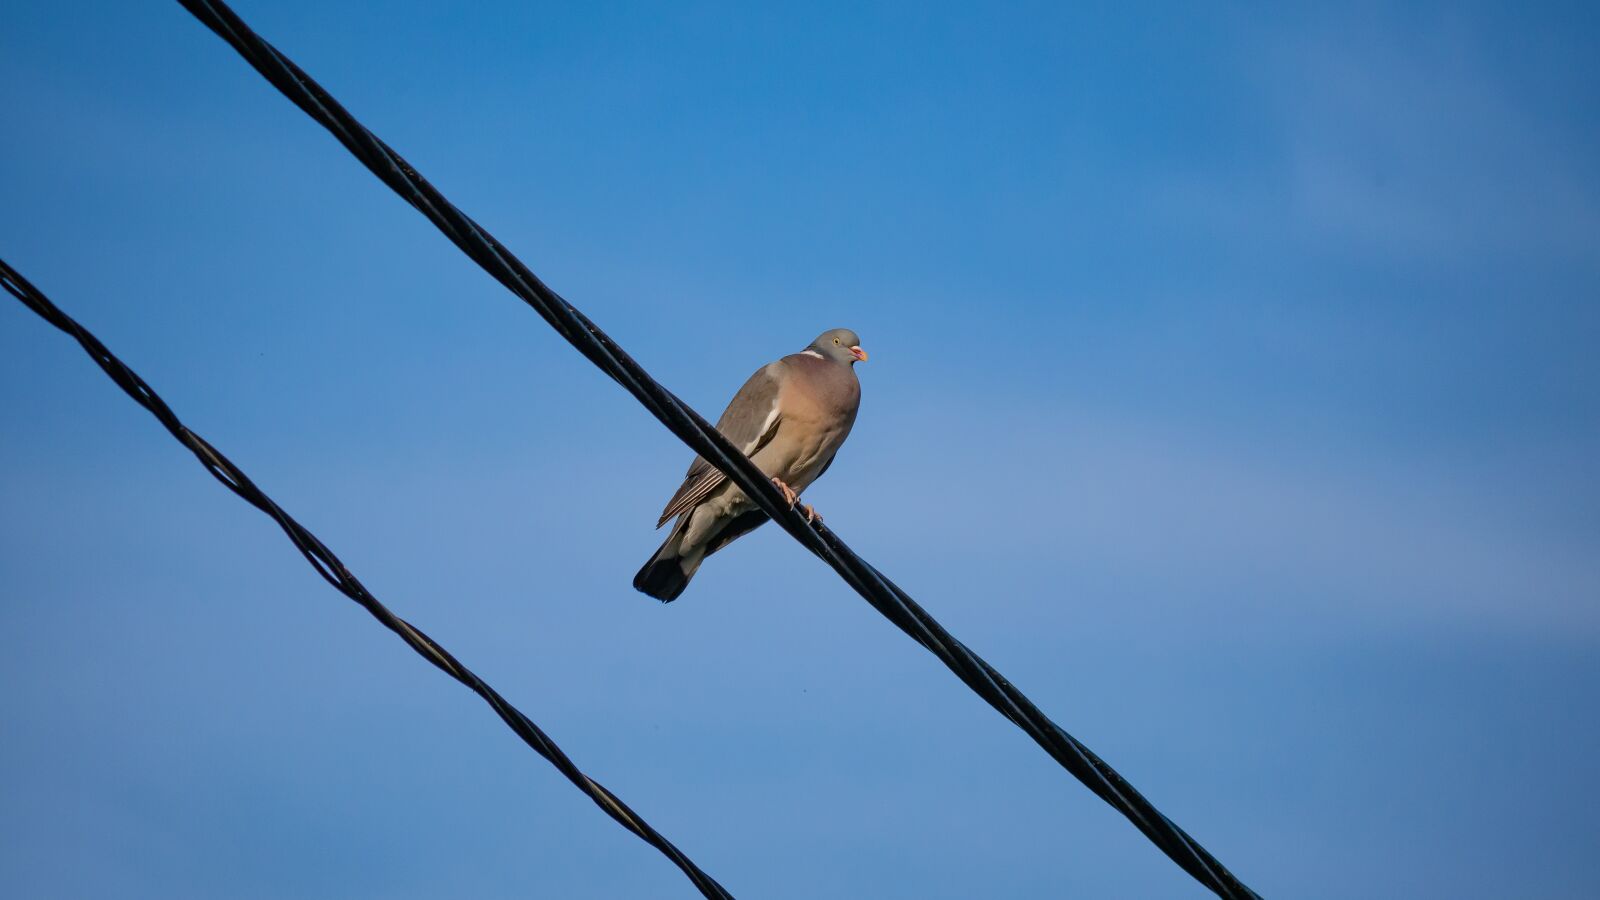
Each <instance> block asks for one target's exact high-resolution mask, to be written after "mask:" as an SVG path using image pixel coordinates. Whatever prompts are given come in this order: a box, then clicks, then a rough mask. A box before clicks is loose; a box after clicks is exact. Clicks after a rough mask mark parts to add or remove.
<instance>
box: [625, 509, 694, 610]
mask: <svg viewBox="0 0 1600 900" xmlns="http://www.w3.org/2000/svg"><path fill="white" fill-rule="evenodd" d="M687 518H688V517H687V516H685V517H684V518H683V519H679V520H678V524H677V525H675V526H673V528H672V533H671V534H669V535H667V539H666V540H665V541H662V542H661V549H659V550H657V551H656V552H655V555H654V556H652V557H650V561H649V562H647V563H645V564H644V568H642V569H640V570H639V574H637V575H635V576H633V587H634V589H635V590H638V591H640V592H642V593H645V594H648V595H650V596H652V597H654V598H656V599H657V600H660V601H661V602H662V603H671V602H672V601H673V600H676V599H678V595H679V594H681V593H683V589H684V588H686V587H688V586H689V579H691V578H693V577H694V573H695V571H696V570H698V569H699V568H700V561H701V560H702V559H704V558H705V551H704V549H701V550H700V551H699V552H695V553H689V554H685V553H683V552H682V543H683V529H684V525H685V524H687V523H686V522H685V521H684V519H687Z"/></svg>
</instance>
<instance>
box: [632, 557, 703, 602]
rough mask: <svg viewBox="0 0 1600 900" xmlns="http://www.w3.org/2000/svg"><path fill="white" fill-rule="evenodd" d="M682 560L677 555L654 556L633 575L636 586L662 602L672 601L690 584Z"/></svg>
mask: <svg viewBox="0 0 1600 900" xmlns="http://www.w3.org/2000/svg"><path fill="white" fill-rule="evenodd" d="M682 562H683V561H682V560H681V559H679V558H678V557H676V556H672V557H669V558H667V559H661V558H652V559H651V560H650V561H649V562H647V563H645V564H644V568H642V569H640V570H639V574H637V575H635V576H633V586H634V588H635V589H636V590H639V591H642V592H643V593H646V594H649V595H650V596H652V597H654V598H656V599H657V600H660V601H661V602H662V603H671V602H672V601H674V600H676V599H678V595H679V594H681V593H683V589H684V588H686V587H688V586H689V578H690V576H689V575H688V574H687V573H685V572H684V571H683V566H682V565H681V563H682Z"/></svg>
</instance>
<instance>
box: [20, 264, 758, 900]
mask: <svg viewBox="0 0 1600 900" xmlns="http://www.w3.org/2000/svg"><path fill="white" fill-rule="evenodd" d="M0 287H3V288H5V290H6V291H7V292H8V293H10V294H11V295H12V296H13V297H16V298H17V299H18V300H21V301H22V303H23V305H24V306H27V307H28V308H29V309H31V310H33V311H34V312H36V313H38V314H39V316H40V317H41V318H43V319H44V320H45V321H46V322H49V323H50V324H51V325H54V326H55V327H57V328H59V329H61V330H62V331H64V332H66V333H67V334H69V335H71V336H72V337H74V338H76V339H77V341H78V343H79V344H81V345H83V349H84V351H85V352H87V353H88V354H89V356H90V357H91V358H92V359H93V360H94V361H95V363H96V364H97V365H99V366H100V368H101V369H104V370H105V373H106V374H107V375H108V376H110V377H111V380H112V381H114V382H116V384H117V387H120V388H122V390H123V391H124V392H125V393H127V395H128V396H130V397H132V398H133V399H134V400H135V401H136V402H138V404H139V405H140V406H142V407H144V408H145V409H146V410H149V412H150V414H151V415H153V416H155V417H156V419H157V420H159V421H160V422H161V424H162V426H163V427H165V428H166V429H167V431H168V432H169V433H171V435H172V436H173V437H174V438H176V439H177V440H178V442H179V443H181V444H183V445H184V446H185V447H188V448H189V451H190V452H191V453H193V454H194V455H195V457H196V458H197V459H199V460H200V464H201V465H203V466H205V467H206V471H208V472H210V473H211V474H212V476H213V477H215V478H216V479H217V480H218V481H220V482H222V483H223V485H225V486H226V487H227V488H228V490H230V491H233V492H234V493H235V494H237V495H239V497H240V498H242V499H243V500H244V501H245V502H246V503H249V504H250V505H251V506H254V507H255V508H256V509H259V510H261V511H262V512H264V513H266V514H267V515H269V516H271V517H272V519H273V521H275V522H277V523H278V526H279V527H281V528H282V529H283V533H284V534H286V535H288V536H289V540H291V541H293V542H294V545H295V547H296V548H297V549H299V551H300V553H301V555H303V556H304V557H305V558H306V561H307V562H309V563H311V566H312V568H314V569H316V570H317V574H318V575H321V576H322V577H323V578H324V579H325V580H327V582H328V583H329V584H331V585H333V586H334V588H336V589H337V590H338V591H339V593H341V594H344V595H345V596H346V597H349V598H350V599H351V600H354V601H355V602H357V603H359V604H361V607H362V608H363V609H365V610H366V611H367V612H369V613H371V614H372V617H373V618H374V619H377V620H378V621H379V622H381V623H383V625H384V627H386V628H388V629H389V630H390V631H393V632H394V633H395V634H398V635H399V636H400V638H401V640H403V641H405V642H406V644H408V645H409V646H410V647H411V649H413V650H415V651H417V653H418V654H419V655H421V656H422V658H423V659H426V660H427V661H428V662H431V663H433V664H434V665H435V666H438V667H439V669H440V670H442V671H443V672H444V673H445V674H446V675H449V676H450V677H451V678H454V679H455V680H456V681H459V682H461V683H462V684H464V685H466V686H467V687H468V688H470V689H471V690H472V692H473V693H475V694H477V695H478V696H479V697H482V698H483V699H484V701H485V702H486V703H488V704H489V707H490V708H491V709H493V710H494V711H495V714H496V715H498V716H499V717H500V718H501V720H503V721H504V722H505V723H506V725H507V726H509V727H510V728H511V730H512V731H514V732H516V733H517V736H518V737H520V738H522V740H523V742H524V743H526V744H527V745H528V746H529V747H532V748H533V750H534V752H536V753H538V754H539V755H540V756H542V757H544V758H545V759H547V760H549V761H550V764H551V765H553V766H555V767H556V768H557V769H558V770H560V772H561V774H562V775H565V776H566V777H567V780H568V781H570V782H572V783H573V784H574V785H577V787H578V790H581V791H583V792H584V793H585V794H588V795H589V798H590V799H591V800H593V801H594V802H595V804H596V805H598V806H599V807H600V808H601V809H603V810H605V812H606V815H609V816H610V817H611V818H613V819H615V820H617V823H618V824H620V825H621V826H622V827H624V828H626V829H628V830H629V831H631V832H633V833H634V834H636V835H638V836H639V838H640V839H642V840H643V841H645V843H648V844H649V845H650V846H652V847H654V848H656V849H657V850H660V851H661V852H662V854H664V855H665V856H666V857H667V858H668V859H670V860H672V862H673V864H674V865H676V866H677V867H678V868H679V869H682V870H683V873H684V874H685V875H687V876H688V877H689V880H690V881H692V882H694V886H695V887H696V888H698V889H699V890H700V893H701V894H703V895H705V896H706V897H709V898H713V900H731V898H732V896H733V895H732V894H729V893H728V892H727V891H726V890H725V889H723V887H722V885H720V884H718V883H717V882H716V879H714V878H712V877H711V876H710V875H708V874H706V873H705V872H704V871H702V870H701V869H700V867H699V866H697V865H695V864H694V862H693V861H692V860H690V859H689V857H687V856H685V855H684V854H683V852H682V851H680V850H679V849H678V848H677V847H675V846H673V844H672V842H671V841H669V840H667V839H666V837H665V836H663V835H662V834H661V833H660V832H658V831H656V830H655V829H654V828H652V827H650V824H649V823H648V822H646V821H645V820H644V819H643V818H641V817H640V816H639V814H638V813H636V812H634V811H633V810H632V809H630V808H628V805H627V804H626V803H623V802H622V800H621V799H619V798H618V797H617V796H616V795H615V794H613V793H611V792H610V791H609V790H606V788H605V787H604V786H603V785H601V784H600V782H598V781H595V780H594V779H592V778H590V777H589V776H587V775H585V774H583V772H582V771H581V770H580V769H579V768H578V767H577V765H575V764H574V763H573V762H572V760H570V759H568V758H567V755H566V754H565V753H563V752H562V751H561V748H560V747H558V746H556V743H555V741H553V740H551V739H550V737H549V735H547V734H545V733H544V732H543V731H542V730H540V728H539V726H537V725H535V724H533V720H532V719H529V718H528V717H527V715H525V714H524V713H523V712H522V711H521V710H519V709H517V708H516V707H515V706H512V705H511V702H510V701H508V700H506V698H504V697H502V696H501V695H500V692H499V691H496V690H495V689H494V688H492V687H490V686H489V685H488V684H487V683H486V682H485V681H484V680H483V679H482V678H479V677H478V676H477V675H476V674H474V673H473V672H472V670H471V669H468V668H467V667H466V666H464V665H462V664H461V662H460V661H458V660H457V659H456V658H455V657H454V656H451V655H450V653H449V651H447V650H445V649H444V648H443V647H441V646H439V645H438V644H436V643H434V641H433V639H432V638H430V637H428V636H427V635H426V634H423V633H422V630H421V629H419V628H417V627H416V626H415V625H412V624H411V623H409V622H407V621H406V620H405V619H402V618H400V617H399V616H397V615H395V614H394V613H393V612H390V611H389V608H388V607H386V606H384V605H383V604H382V603H379V602H378V598H376V597H374V596H373V595H372V594H371V592H369V591H368V590H367V588H366V586H365V585H363V584H362V583H361V582H360V581H359V580H358V579H357V578H356V576H355V575H353V574H351V572H350V570H349V569H347V568H345V566H344V563H342V562H340V561H339V557H337V556H335V555H334V553H333V551H332V550H329V549H328V548H327V546H326V545H324V544H323V543H322V541H320V540H318V539H317V536H316V535H314V534H312V533H311V532H310V531H308V530H307V529H306V528H305V526H303V525H301V524H300V523H299V522H297V521H295V519H294V517H293V516H290V515H289V514H288V513H287V512H285V511H284V510H283V508H282V507H280V506H279V505H278V504H277V503H275V502H273V500H272V498H271V497H268V496H267V495H266V494H265V493H264V492H263V491H262V490H261V489H260V488H258V487H256V485H255V483H254V482H252V481H251V480H250V479H249V477H247V476H246V475H245V474H244V472H243V471H241V470H240V469H239V467H238V466H235V465H234V464H233V463H232V462H231V461H229V459H228V458H227V457H226V456H223V455H222V452H221V451H219V450H217V448H215V447H213V446H211V445H210V444H209V443H207V442H206V440H205V438H202V437H201V436H200V435H198V434H195V433H194V432H193V431H190V430H189V429H188V428H187V427H186V426H185V425H184V424H183V422H181V421H179V419H178V416H177V414H175V413H174V412H173V411H172V410H171V409H170V408H169V407H168V406H167V404H166V403H165V402H163V401H162V399H161V397H160V396H158V395H157V394H156V392H155V390H154V389H153V388H151V387H150V385H148V384H145V382H144V379H142V378H140V377H139V376H138V374H137V373H135V372H134V371H133V370H132V369H130V368H128V366H127V365H126V364H124V363H123V362H122V360H120V359H118V358H117V357H116V356H115V355H114V354H113V353H112V352H111V351H110V350H108V349H106V345H105V344H102V343H100V340H99V338H96V337H95V336H94V335H93V334H91V333H90V332H89V330H88V329H87V328H84V327H83V326H82V325H80V324H78V323H77V321H75V320H74V319H73V318H72V317H71V316H68V315H67V314H66V313H64V312H62V311H61V310H60V309H59V308H57V307H56V305H55V304H53V303H51V302H50V299H49V298H48V297H46V296H45V295H44V294H43V293H42V292H41V291H40V290H39V289H38V288H36V287H34V286H33V284H32V283H30V282H29V281H28V280H27V279H26V278H24V277H22V275H21V273H19V272H17V270H16V269H13V268H11V266H10V265H8V264H6V262H5V260H0Z"/></svg>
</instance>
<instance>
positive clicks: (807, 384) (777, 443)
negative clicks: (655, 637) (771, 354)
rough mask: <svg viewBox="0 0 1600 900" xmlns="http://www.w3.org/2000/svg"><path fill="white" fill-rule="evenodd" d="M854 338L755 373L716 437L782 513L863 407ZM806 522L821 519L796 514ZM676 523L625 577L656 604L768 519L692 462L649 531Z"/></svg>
mask: <svg viewBox="0 0 1600 900" xmlns="http://www.w3.org/2000/svg"><path fill="white" fill-rule="evenodd" d="M866 358H867V351H865V350H862V349H861V339H860V338H858V337H856V333H855V332H853V331H851V330H850V329H848V328H835V329H833V330H832V331H824V332H823V333H822V334H820V335H818V336H817V339H816V340H814V341H812V342H811V346H809V347H807V348H805V349H804V350H802V351H800V352H799V353H791V354H789V355H788V356H785V357H784V358H783V359H780V360H778V361H777V362H774V363H768V364H767V365H765V366H762V367H761V368H760V369H759V370H757V371H756V373H755V374H754V375H752V376H750V380H749V381H746V382H745V383H744V387H742V388H740V389H739V393H737V394H735V395H734V396H733V400H732V401H731V402H729V403H728V408H727V409H726V410H724V411H723V413H722V418H720V419H718V420H717V430H718V431H720V432H722V435H723V437H726V438H727V439H728V441H729V442H730V443H732V444H733V445H734V446H735V447H738V448H739V449H740V450H743V451H744V454H745V455H746V456H748V457H750V460H751V461H752V462H754V463H755V464H756V467H757V468H759V469H760V470H761V471H762V472H763V473H764V474H766V475H767V477H769V478H771V479H772V482H773V483H774V484H776V485H777V486H778V488H779V489H780V490H782V491H783V495H784V497H785V498H787V499H788V501H789V505H790V507H793V506H794V505H795V503H796V502H798V500H799V497H800V492H801V491H803V490H805V489H806V488H807V487H808V486H809V485H810V484H811V483H812V482H813V481H816V480H817V479H818V478H819V477H821V475H822V473H823V472H825V471H827V469H828V466H830V465H832V464H833V455H834V454H835V453H837V452H838V451H839V445H840V444H843V443H844V439H845V438H846V437H847V436H849V434H850V426H852V425H854V424H855V421H856V410H857V409H858V408H859V407H860V406H861V382H859V381H857V380H856V373H855V364H856V363H858V362H865V361H866ZM802 509H804V510H805V513H806V520H807V521H812V520H819V519H820V518H821V517H820V516H818V515H817V514H816V511H815V510H813V509H812V508H811V507H810V506H802ZM674 516H676V517H677V519H678V521H677V522H675V523H673V525H672V531H670V532H669V533H668V534H667V539H666V540H665V541H663V542H662V544H661V549H659V550H657V551H656V554H655V556H652V557H651V558H650V561H649V562H647V563H645V564H644V568H642V569H640V570H639V574H637V575H635V576H633V586H634V587H635V588H637V589H639V590H640V591H643V592H644V593H646V594H649V595H650V596H652V597H654V598H656V599H657V600H660V601H662V602H667V601H671V600H674V599H677V597H678V595H679V594H681V593H683V589H684V588H686V587H688V586H689V579H691V578H693V577H694V573H695V571H696V570H698V569H699V568H700V563H701V562H703V561H704V560H705V558H706V557H707V556H710V555H711V554H713V553H715V552H717V551H718V550H721V549H722V548H723V547H726V546H728V544H729V543H731V542H732V541H734V540H735V539H737V538H739V537H742V536H744V535H746V534H749V533H750V532H751V531H753V530H755V529H756V528H757V527H759V526H760V525H761V523H763V522H765V521H767V514H766V513H764V512H762V511H761V510H760V509H758V508H757V507H756V505H755V503H754V502H752V501H751V500H750V498H749V497H748V496H747V495H746V494H745V492H744V491H743V490H740V488H739V486H738V485H736V484H734V483H733V482H731V481H729V480H728V477H727V476H726V475H724V474H722V472H721V471H720V470H719V469H717V468H716V467H715V466H713V465H711V464H710V463H708V462H706V461H705V460H704V459H701V458H700V457H698V456H697V457H695V460H694V462H693V463H690V464H689V474H688V475H686V476H685V477H684V479H683V484H682V485H681V486H680V487H679V488H678V492H677V493H676V494H673V495H672V499H671V500H668V501H667V508H666V509H665V510H664V511H663V512H662V513H661V519H660V520H659V521H657V522H656V527H657V528H660V527H661V526H662V525H665V524H666V523H667V520H668V519H671V518H673V517H674Z"/></svg>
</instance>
